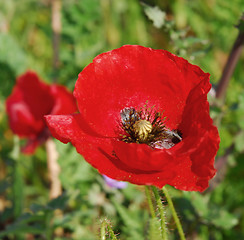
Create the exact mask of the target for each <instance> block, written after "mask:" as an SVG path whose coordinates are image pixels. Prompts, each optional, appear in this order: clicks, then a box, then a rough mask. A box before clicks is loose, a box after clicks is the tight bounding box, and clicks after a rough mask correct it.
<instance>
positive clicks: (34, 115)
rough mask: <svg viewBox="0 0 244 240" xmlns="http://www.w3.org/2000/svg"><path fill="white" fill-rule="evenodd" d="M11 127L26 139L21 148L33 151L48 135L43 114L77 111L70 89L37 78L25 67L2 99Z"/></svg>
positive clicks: (25, 150)
mask: <svg viewBox="0 0 244 240" xmlns="http://www.w3.org/2000/svg"><path fill="white" fill-rule="evenodd" d="M6 109H7V114H8V118H9V125H10V128H11V129H12V131H13V132H14V133H15V134H17V135H18V136H20V137H23V138H27V139H28V142H27V144H26V146H25V147H24V148H23V149H22V151H23V152H24V153H27V154H28V153H29V154H30V153H33V152H34V151H35V149H36V147H37V146H38V145H40V144H41V143H43V142H44V141H45V140H46V139H47V138H48V137H49V135H50V133H49V131H48V128H47V127H46V124H45V121H44V115H46V114H70V113H74V112H75V111H77V108H76V102H75V99H74V97H73V96H72V94H71V93H70V92H68V91H67V90H66V88H65V87H63V86H60V85H55V84H53V85H47V84H45V83H44V82H41V81H40V79H39V77H38V76H37V74H36V73H34V72H31V71H28V72H26V73H25V74H23V75H21V76H20V77H19V78H18V79H17V83H16V85H15V87H14V89H13V91H12V94H11V95H10V96H9V97H8V99H7V101H6Z"/></svg>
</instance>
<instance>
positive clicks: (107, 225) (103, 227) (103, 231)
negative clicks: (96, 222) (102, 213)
mask: <svg viewBox="0 0 244 240" xmlns="http://www.w3.org/2000/svg"><path fill="white" fill-rule="evenodd" d="M106 228H107V229H108V232H109V235H110V237H111V239H112V240H117V238H116V236H115V234H114V231H113V229H112V228H111V226H110V223H109V222H108V220H107V219H106V218H105V219H103V220H102V225H101V240H106Z"/></svg>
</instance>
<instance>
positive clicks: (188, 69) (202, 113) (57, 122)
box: [46, 45, 219, 191]
mask: <svg viewBox="0 0 244 240" xmlns="http://www.w3.org/2000/svg"><path fill="white" fill-rule="evenodd" d="M210 87H211V85H210V83H209V74H208V73H204V72H203V71H202V70H201V69H200V68H199V67H197V66H195V65H192V64H190V63H189V62H188V61H186V60H184V59H183V58H180V57H177V56H175V55H173V54H171V53H169V52H167V51H163V50H153V49H151V48H145V47H142V46H130V45H128V46H123V47H121V48H119V49H115V50H113V51H110V52H107V53H103V54H101V55H99V56H97V57H96V58H95V59H94V60H93V62H92V63H91V64H89V65H88V66H87V67H86V68H85V69H84V70H83V71H82V72H81V73H80V74H79V77H78V80H77V82H76V86H75V91H74V96H75V97H76V99H77V102H78V108H79V111H80V113H79V114H74V115H59V116H52V115H49V116H46V121H47V124H48V127H49V129H50V130H51V133H52V135H53V136H54V137H56V138H57V139H59V140H60V141H62V142H64V143H67V142H71V143H72V144H73V145H74V146H75V147H76V149H77V151H78V152H79V153H80V154H82V155H83V156H84V158H85V159H86V161H88V162H89V163H90V164H91V165H93V166H94V167H95V168H97V169H98V170H99V172H100V173H101V174H105V175H106V176H108V177H110V178H113V179H116V180H121V181H129V182H131V183H135V184H143V185H144V184H145V185H155V186H158V187H160V188H161V187H163V186H164V185H165V184H170V185H172V186H174V187H175V188H178V189H182V190H188V191H203V190H204V189H206V188H207V187H208V181H209V179H211V178H212V177H213V176H214V175H215V169H214V166H213V164H214V157H215V155H216V152H217V150H218V145H219V135H218V131H217V129H216V127H214V126H213V123H212V119H211V118H210V116H209V104H208V101H207V93H208V91H209V90H210Z"/></svg>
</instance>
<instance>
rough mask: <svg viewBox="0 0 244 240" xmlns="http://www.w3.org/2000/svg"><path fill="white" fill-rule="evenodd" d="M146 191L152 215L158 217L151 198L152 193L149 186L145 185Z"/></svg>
mask: <svg viewBox="0 0 244 240" xmlns="http://www.w3.org/2000/svg"><path fill="white" fill-rule="evenodd" d="M145 193H146V197H147V202H148V205H149V209H150V213H151V216H152V218H156V214H155V211H154V207H153V203H152V198H151V194H150V191H149V187H148V186H145Z"/></svg>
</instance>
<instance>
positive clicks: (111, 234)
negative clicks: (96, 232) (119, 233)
mask: <svg viewBox="0 0 244 240" xmlns="http://www.w3.org/2000/svg"><path fill="white" fill-rule="evenodd" d="M107 228H108V231H109V234H110V237H111V238H112V240H117V238H116V236H115V234H114V231H113V229H112V228H111V227H110V225H109V223H108V225H107Z"/></svg>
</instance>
